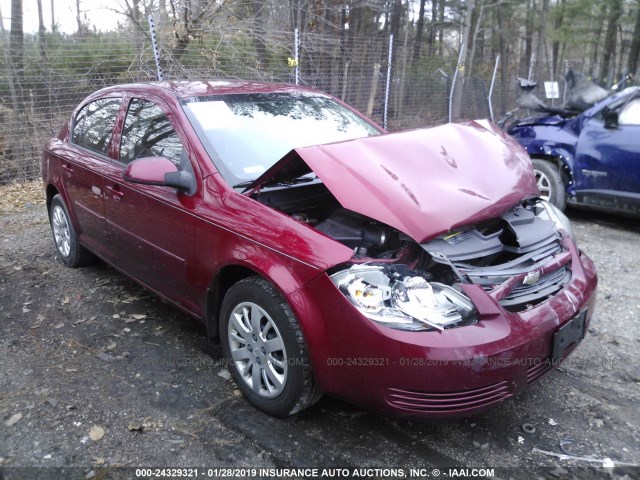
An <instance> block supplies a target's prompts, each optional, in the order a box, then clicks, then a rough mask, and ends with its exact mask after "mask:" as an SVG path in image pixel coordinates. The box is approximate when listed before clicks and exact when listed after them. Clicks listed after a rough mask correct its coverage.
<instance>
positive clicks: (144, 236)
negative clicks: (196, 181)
mask: <svg viewBox="0 0 640 480" xmlns="http://www.w3.org/2000/svg"><path fill="white" fill-rule="evenodd" d="M171 118H173V115H172V114H171V112H170V110H169V108H168V107H167V106H166V105H164V103H163V102H162V101H160V100H159V99H145V98H135V97H134V98H130V99H128V108H127V112H126V116H125V118H124V122H123V126H122V133H121V135H120V136H119V137H118V139H117V140H116V141H118V140H119V152H118V153H119V154H118V155H117V156H118V161H114V162H112V164H111V165H110V166H109V168H108V169H107V172H106V184H105V192H106V197H105V206H106V212H107V224H108V228H109V235H110V238H111V241H112V243H113V246H114V250H115V251H116V252H117V257H116V258H115V260H114V263H115V264H116V265H117V266H118V267H120V268H122V269H123V270H124V271H126V272H127V273H129V274H130V275H132V276H133V277H135V278H136V279H138V280H139V281H141V282H142V283H144V284H146V285H147V286H148V287H150V288H152V289H153V290H155V291H157V292H159V293H161V294H163V295H164V296H166V297H168V298H170V299H171V300H173V301H175V302H177V303H178V304H180V305H181V306H183V307H184V308H185V309H187V310H189V311H191V312H193V313H196V314H199V310H200V307H199V304H198V302H197V301H196V298H195V295H194V292H193V289H192V288H190V287H189V271H190V269H191V268H192V267H193V264H194V231H195V228H194V216H193V211H194V210H195V198H194V196H190V195H187V194H185V193H182V192H178V191H176V189H174V188H169V187H162V186H153V185H140V184H133V183H129V182H126V181H124V180H123V178H122V175H123V171H124V169H125V167H126V165H128V164H129V163H130V162H132V161H134V160H136V159H139V158H144V157H150V156H162V157H166V158H168V159H169V160H171V161H172V162H173V163H175V164H176V166H177V167H178V169H179V170H185V169H186V170H187V171H189V172H190V174H192V175H195V173H194V171H193V168H192V167H191V163H190V160H189V145H188V144H187V143H186V141H184V140H183V138H181V136H180V135H179V134H178V133H177V131H176V128H175V125H174V123H173V122H172V120H171Z"/></svg>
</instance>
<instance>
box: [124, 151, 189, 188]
mask: <svg viewBox="0 0 640 480" xmlns="http://www.w3.org/2000/svg"><path fill="white" fill-rule="evenodd" d="M122 178H124V179H125V180H126V181H127V182H131V183H141V184H143V185H159V186H163V187H173V188H175V189H177V190H179V191H181V192H185V193H188V194H193V193H194V191H195V181H194V178H193V174H191V173H189V172H186V171H184V170H183V171H179V170H178V168H177V167H176V166H175V165H174V164H173V162H171V160H169V159H167V158H164V157H146V158H139V159H137V160H134V161H133V162H131V163H130V164H129V165H127V168H125V170H124V173H123V174H122Z"/></svg>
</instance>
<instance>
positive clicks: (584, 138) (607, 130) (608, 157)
mask: <svg viewBox="0 0 640 480" xmlns="http://www.w3.org/2000/svg"><path fill="white" fill-rule="evenodd" d="M612 110H613V111H614V112H615V113H617V114H618V121H617V125H616V124H609V125H607V124H606V122H605V119H604V118H603V117H604V116H603V115H602V114H598V115H596V116H594V117H593V118H591V119H590V120H589V121H588V122H587V123H586V125H585V126H584V127H583V129H582V131H581V132H580V137H579V138H578V145H577V149H576V165H577V169H576V171H575V176H576V190H577V195H578V200H579V201H580V202H581V203H590V204H593V205H598V206H601V207H611V208H616V209H620V210H627V211H640V98H637V97H636V98H633V99H631V100H630V101H627V102H624V103H622V104H621V105H618V106H614V107H613V108H612Z"/></svg>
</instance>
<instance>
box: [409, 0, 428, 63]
mask: <svg viewBox="0 0 640 480" xmlns="http://www.w3.org/2000/svg"><path fill="white" fill-rule="evenodd" d="M425 3H427V0H420V11H419V12H418V21H417V22H416V41H415V44H414V46H413V63H415V62H417V61H418V58H420V49H421V48H422V34H423V31H424V7H425ZM429 40H431V37H429Z"/></svg>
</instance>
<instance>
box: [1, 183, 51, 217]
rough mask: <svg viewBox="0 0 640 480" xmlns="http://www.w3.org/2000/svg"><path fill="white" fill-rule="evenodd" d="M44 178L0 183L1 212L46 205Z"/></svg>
mask: <svg viewBox="0 0 640 480" xmlns="http://www.w3.org/2000/svg"><path fill="white" fill-rule="evenodd" d="M44 203H45V194H44V187H43V186H42V180H32V181H29V182H20V183H10V184H8V185H0V212H1V213H11V212H19V211H23V210H26V209H27V208H33V207H35V206H37V205H44Z"/></svg>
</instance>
